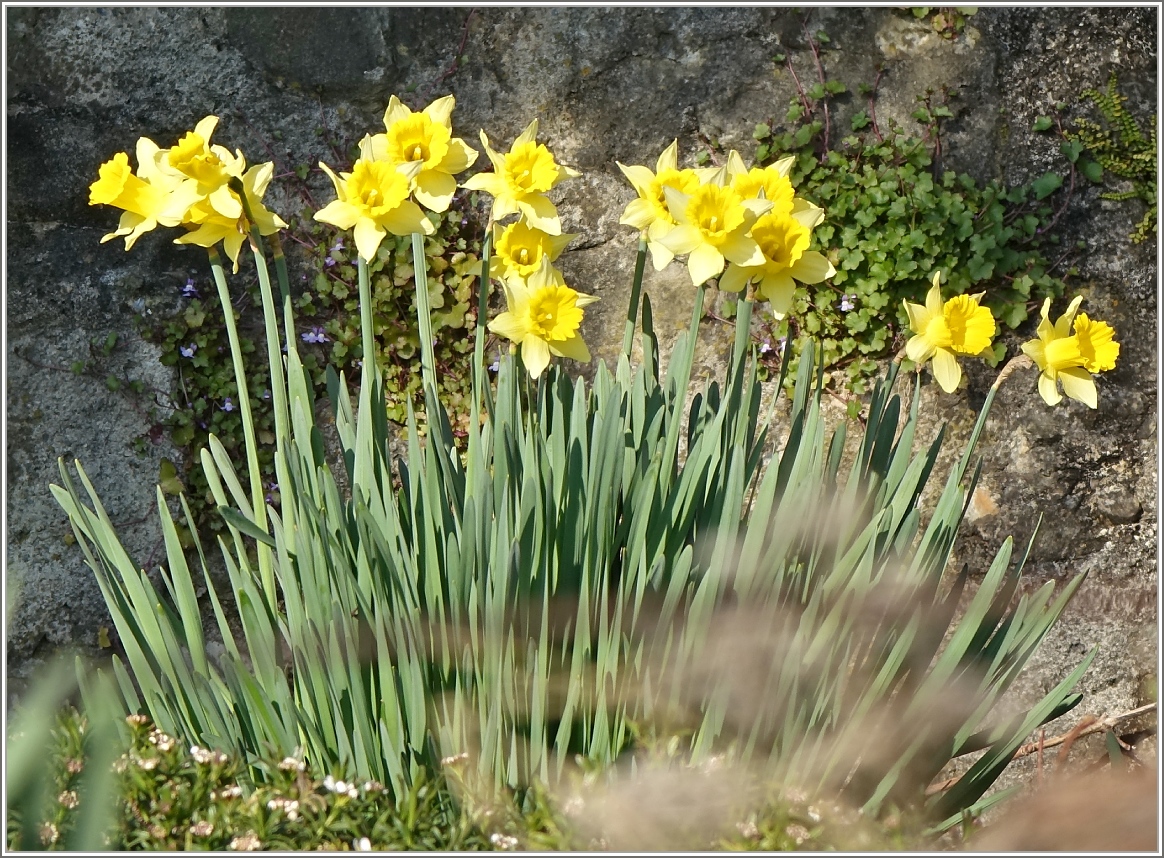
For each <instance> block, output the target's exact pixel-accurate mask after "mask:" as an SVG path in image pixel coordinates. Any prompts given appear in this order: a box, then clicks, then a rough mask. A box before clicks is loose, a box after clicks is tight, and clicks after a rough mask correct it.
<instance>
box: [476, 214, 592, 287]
mask: <svg viewBox="0 0 1164 858" xmlns="http://www.w3.org/2000/svg"><path fill="white" fill-rule="evenodd" d="M577 237H578V236H577V235H576V234H572V233H566V234H565V235H550V234H549V233H546V232H543V231H542V230H540V229H537V228H536V227H532V226H530V225H529V224H528V223H526V222H525V221H524V220H518V221H515V222H513V223H511V224H509V225H508V226H504V227H502V226H498V225H494V227H493V254H492V256H490V258H489V276H490V277H494V278H496V279H497V280H503V281H505V282H509V281H511V280H528V279H529V278H530V277H532V276H533V274H534V273H535V272H536V271H537V270H538V269H539V268H541V266H542V259H544V258H548V259H549V260H550V261H551V262H553V261H554V260H555V259H557V258H558V257H559V256H560V255H561V254H562V251H563V250H565V249H566V245H567V244H569V243H570V242H571V241H573V240H574V239H575V238H577ZM551 272H552V273H553V275H554V280H555V282H556V283H558V285H563V283H564V281H563V279H562V275H561V272H559V271H558V269H556V268H552V269H551Z"/></svg>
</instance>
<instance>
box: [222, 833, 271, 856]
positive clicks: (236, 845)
mask: <svg viewBox="0 0 1164 858" xmlns="http://www.w3.org/2000/svg"><path fill="white" fill-rule="evenodd" d="M230 848H231V849H233V850H234V851H236V852H254V851H255V850H256V849H262V848H263V841H261V840H259V838H258V837H256V836H255V833H254V832H253V831H248V832H247V833H246V834H240V835H239V836H238V837H236V838H234V839H233V840H231V841H230Z"/></svg>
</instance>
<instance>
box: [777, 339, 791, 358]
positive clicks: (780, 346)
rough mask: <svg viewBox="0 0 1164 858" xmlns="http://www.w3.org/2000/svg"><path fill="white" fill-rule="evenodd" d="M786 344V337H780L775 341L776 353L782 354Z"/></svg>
mask: <svg viewBox="0 0 1164 858" xmlns="http://www.w3.org/2000/svg"><path fill="white" fill-rule="evenodd" d="M787 344H788V337H781V338H780V339H778V340H777V341H776V351H778V352H780V354H784V347H785V346H786V345H787Z"/></svg>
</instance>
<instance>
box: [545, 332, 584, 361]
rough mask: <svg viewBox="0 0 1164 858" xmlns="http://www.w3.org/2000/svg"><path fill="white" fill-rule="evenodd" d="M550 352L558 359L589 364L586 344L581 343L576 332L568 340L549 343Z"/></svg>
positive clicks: (580, 338) (579, 336)
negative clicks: (563, 358) (562, 358)
mask: <svg viewBox="0 0 1164 858" xmlns="http://www.w3.org/2000/svg"><path fill="white" fill-rule="evenodd" d="M550 351H551V352H553V353H554V354H556V355H557V356H558V357H565V358H569V359H570V360H576V361H579V362H580V363H589V362H590V349H588V348H587V347H586V343H585V342H583V340H582V337H581V335H580V334H578V333H577V332H576V331H575V332H574V335H573V336H571V337H570V338H569V339H566V340H562V341H561V342H556V343H551V344H550Z"/></svg>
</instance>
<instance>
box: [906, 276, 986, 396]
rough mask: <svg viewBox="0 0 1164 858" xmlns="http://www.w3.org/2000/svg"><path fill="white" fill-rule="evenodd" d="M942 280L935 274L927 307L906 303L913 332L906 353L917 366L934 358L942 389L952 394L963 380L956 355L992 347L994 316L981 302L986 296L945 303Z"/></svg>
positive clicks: (961, 298) (974, 296) (957, 298)
mask: <svg viewBox="0 0 1164 858" xmlns="http://www.w3.org/2000/svg"><path fill="white" fill-rule="evenodd" d="M940 280H941V272H935V273H934V280H933V286H932V287H931V288H930V291H929V293H928V294H927V295H926V303H925V305H924V306H923V305H921V304H913V303H910V302H909V301H905V302H903V303H904V304H905V312H906V313H907V314H908V315H909V327H910V330H911V331H913V333H914V336H912V337H910V339H909V342H908V343H906V346H905V353H906V356H907V357H909V359H910V360H912V361H913V362H914V363H916V364H918V366H921V365H922V364H924V363H925V362H926V361H928V360H930V359H931V358H933V370H934V378H936V379H937V381H938V384H939V385H940V386H941V388H942V390H944V391H945V392H946V393H953V392H954V390H955V389H957V387H958V382H959V381H961V380H962V367H960V366H959V365H958V359H957V357H956V356H957V355H978V354H981V353H982V352H984V351H986V350H987V349H989V348H990V341H991V340H992V339H993V338H994V330H995V325H994V315H993V314H992V313H991V312H990V309H989V308H988V307H983V306H980V305H979V303H978V302H979V301H980V300H981V299H982V295H984V294H985V293H980V294H978V295H955V296H954V297H953V298H951V299H950V300H949V301H946V302H945V303H944V304H943V303H942V295H941V291H940V289H939V288H938V283H939V281H940Z"/></svg>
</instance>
